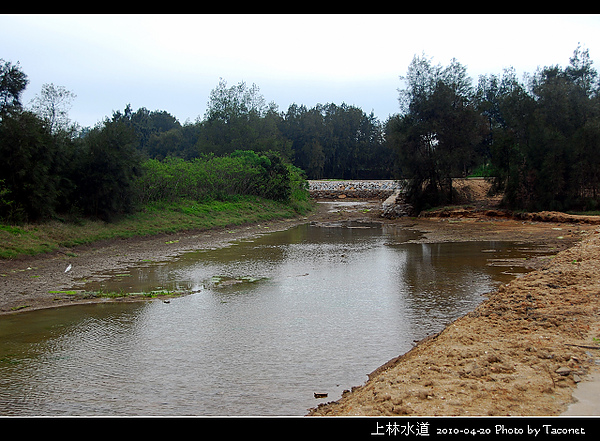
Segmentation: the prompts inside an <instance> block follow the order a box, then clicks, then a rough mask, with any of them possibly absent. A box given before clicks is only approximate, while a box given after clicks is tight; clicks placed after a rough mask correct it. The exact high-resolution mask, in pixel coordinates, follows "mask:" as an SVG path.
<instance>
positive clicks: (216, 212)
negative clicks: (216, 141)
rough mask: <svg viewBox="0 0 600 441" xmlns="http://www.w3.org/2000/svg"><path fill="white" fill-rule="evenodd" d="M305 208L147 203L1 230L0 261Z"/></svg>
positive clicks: (259, 202)
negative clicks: (115, 213) (119, 212)
mask: <svg viewBox="0 0 600 441" xmlns="http://www.w3.org/2000/svg"><path fill="white" fill-rule="evenodd" d="M309 208H310V202H309V201H308V198H306V200H305V201H304V202H302V201H300V202H299V203H296V204H295V205H293V204H290V203H286V202H280V201H273V200H270V199H265V198H261V197H258V196H247V195H246V196H238V197H235V198H232V199H231V200H228V201H218V200H214V201H207V202H197V201H193V200H186V199H183V200H179V201H176V202H164V201H160V202H154V203H149V204H147V205H146V206H145V208H143V209H140V210H139V211H136V212H135V213H131V214H128V215H124V216H122V217H121V218H119V219H118V220H116V221H113V222H105V221H102V220H99V219H86V218H81V219H78V220H77V222H62V221H58V220H51V221H47V222H41V223H37V224H24V225H22V226H21V227H9V226H6V225H3V226H2V227H1V228H0V242H1V243H2V245H1V246H0V258H14V257H17V256H19V255H34V254H39V253H44V252H50V251H54V250H57V249H59V248H61V247H72V246H75V245H82V244H89V243H93V242H97V241H102V240H111V239H117V238H129V237H134V236H146V235H153V234H159V233H177V232H180V231H186V230H206V229H211V228H224V227H227V226H233V225H243V224H246V223H252V222H266V221H269V220H274V219H281V218H290V217H294V216H297V215H298V213H299V212H302V210H304V211H306V210H308V209H309Z"/></svg>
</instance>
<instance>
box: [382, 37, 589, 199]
mask: <svg viewBox="0 0 600 441" xmlns="http://www.w3.org/2000/svg"><path fill="white" fill-rule="evenodd" d="M569 61H570V64H569V65H568V66H567V67H565V68H562V67H560V66H547V67H544V68H538V70H537V71H536V72H535V73H534V74H526V75H525V77H524V79H523V80H522V81H519V80H518V79H517V77H516V74H515V70H514V69H513V68H508V69H505V70H504V72H503V73H502V75H482V76H481V77H480V78H479V80H478V83H477V85H476V86H474V85H473V83H472V79H471V78H470V77H468V75H467V73H466V68H465V67H464V66H463V65H461V64H460V63H459V62H458V61H456V60H452V61H451V63H450V64H449V65H448V66H441V65H439V64H438V65H435V64H433V62H432V61H431V59H429V58H427V57H426V56H424V55H423V56H415V57H414V58H413V61H412V62H411V64H410V65H409V67H408V71H407V75H406V77H404V79H405V81H406V84H407V87H406V88H405V89H403V90H400V96H399V100H400V107H401V113H400V114H398V115H395V116H393V117H392V118H390V119H389V120H388V121H387V124H386V129H385V132H386V139H387V141H388V142H389V143H390V145H391V146H392V147H391V148H393V149H395V150H396V151H397V152H398V155H399V157H398V162H399V164H400V166H401V171H400V175H401V176H402V177H404V178H407V179H409V182H410V185H409V187H408V190H409V199H410V200H411V202H412V203H413V204H414V205H415V207H416V208H417V210H420V209H423V208H427V207H428V206H438V205H440V204H447V203H452V201H453V188H452V178H456V177H461V176H467V175H469V174H470V173H473V172H476V173H478V174H479V175H482V176H487V177H488V178H489V179H490V180H491V181H492V183H493V189H494V190H495V191H497V192H500V193H502V194H503V202H504V204H505V205H506V206H507V207H510V208H513V209H524V210H531V211H539V210H557V211H566V210H581V211H583V210H597V209H598V208H600V204H599V202H600V201H599V199H598V197H599V195H600V180H599V178H600V175H599V173H600V154H599V153H598V151H599V150H598V149H599V147H600V93H599V92H600V88H599V82H598V74H597V71H596V70H595V69H594V68H593V67H592V61H591V59H590V56H589V51H588V50H587V49H586V50H583V49H582V48H581V46H578V47H577V48H576V49H575V51H574V52H573V55H572V57H571V58H570V60H569Z"/></svg>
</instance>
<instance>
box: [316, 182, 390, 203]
mask: <svg viewBox="0 0 600 441" xmlns="http://www.w3.org/2000/svg"><path fill="white" fill-rule="evenodd" d="M308 183H309V193H310V195H311V196H312V197H314V198H317V199H340V198H346V197H348V198H369V199H382V200H384V199H386V198H388V197H389V196H390V195H392V194H393V193H394V191H395V190H398V189H400V187H401V186H400V184H399V183H398V181H393V180H379V181H359V180H356V181H308Z"/></svg>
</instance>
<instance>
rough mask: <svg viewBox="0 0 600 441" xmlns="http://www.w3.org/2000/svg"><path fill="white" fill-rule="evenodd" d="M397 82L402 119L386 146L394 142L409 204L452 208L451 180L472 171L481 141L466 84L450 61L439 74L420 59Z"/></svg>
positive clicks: (392, 128) (462, 72)
mask: <svg viewBox="0 0 600 441" xmlns="http://www.w3.org/2000/svg"><path fill="white" fill-rule="evenodd" d="M401 79H402V80H405V81H406V84H407V87H406V88H405V89H403V90H400V91H399V92H400V95H399V103H400V107H401V110H402V113H401V114H400V115H399V116H398V117H397V118H395V119H394V121H393V122H391V123H390V124H388V130H389V131H391V133H389V136H390V140H394V141H395V142H397V145H396V148H397V149H398V151H399V158H400V159H399V160H400V166H401V167H402V174H403V177H405V178H407V179H409V182H410V184H409V187H408V188H409V190H408V194H409V199H410V200H411V203H412V204H413V205H414V206H415V209H417V210H420V209H422V208H424V207H425V206H427V205H437V204H440V203H452V200H453V188H452V178H455V177H458V176H464V175H466V174H467V172H468V171H469V170H470V169H471V168H472V167H473V166H474V165H475V163H474V158H475V152H476V151H477V147H478V146H479V144H480V143H481V142H482V140H483V138H484V135H485V128H486V127H485V124H484V122H485V120H484V119H483V118H482V116H481V114H480V113H479V112H478V111H477V109H476V107H475V101H474V91H473V88H472V86H471V79H470V78H469V77H468V76H467V71H466V68H465V67H464V66H462V65H461V64H460V63H459V62H458V61H456V60H455V59H453V60H452V61H451V63H450V65H449V66H447V67H445V68H444V67H442V66H441V65H439V64H438V65H433V64H432V63H431V60H429V59H427V58H426V57H425V56H423V57H417V56H415V57H414V58H413V60H412V62H411V64H410V65H409V67H408V71H407V76H406V77H401ZM394 132H397V133H394Z"/></svg>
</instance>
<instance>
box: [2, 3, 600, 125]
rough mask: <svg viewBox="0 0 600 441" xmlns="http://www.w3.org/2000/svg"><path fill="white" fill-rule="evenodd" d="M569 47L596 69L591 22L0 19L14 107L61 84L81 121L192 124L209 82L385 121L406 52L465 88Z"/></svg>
mask: <svg viewBox="0 0 600 441" xmlns="http://www.w3.org/2000/svg"><path fill="white" fill-rule="evenodd" d="M578 43H581V45H582V47H583V48H584V49H589V51H590V56H591V58H592V60H594V67H595V68H596V69H597V70H600V15H563V14H559V15H470V14H468V15H410V14H408V15H393V14H385V15H371V14H367V15H353V14H350V15H210V14H209V15H7V14H5V15H0V58H2V59H4V60H5V61H10V62H12V63H17V62H19V63H20V66H21V69H22V71H23V72H24V73H25V74H26V75H27V76H28V78H29V81H30V82H29V85H28V87H27V89H26V91H25V93H24V94H23V97H22V102H23V103H24V104H26V105H27V104H28V103H29V101H30V100H31V99H32V98H33V97H34V96H35V95H37V94H39V93H40V91H41V88H42V85H43V84H45V83H53V84H54V85H56V86H64V87H65V88H66V89H67V90H69V91H71V92H73V93H74V94H75V95H77V97H76V98H75V100H74V102H73V107H72V109H71V111H70V117H71V120H73V121H75V122H77V123H79V124H80V125H82V126H92V125H94V124H96V123H97V122H100V121H102V120H103V119H104V118H105V117H107V116H111V115H112V112H113V111H115V110H123V109H124V108H125V106H126V105H127V104H128V103H129V104H131V106H132V108H133V110H134V111H135V110H137V109H138V108H140V107H146V108H147V109H149V110H165V111H167V112H169V113H170V114H172V115H173V116H175V117H176V118H177V119H178V120H179V121H180V122H181V123H184V122H185V121H186V120H190V121H195V120H196V118H197V117H199V116H200V117H202V116H203V115H204V112H205V110H206V103H207V101H208V97H209V94H210V91H211V90H212V89H214V88H215V87H216V86H217V84H218V82H219V78H220V77H221V78H223V79H224V80H226V81H227V84H228V85H229V86H233V85H235V84H237V83H239V82H241V81H244V82H246V84H247V85H248V86H250V85H252V84H253V83H254V84H256V85H257V86H258V87H259V88H260V92H261V93H262V95H263V96H264V98H265V99H266V101H267V102H270V101H273V102H275V103H276V104H277V105H278V106H279V110H281V111H285V110H287V108H288V106H289V105H290V104H292V103H296V104H299V105H300V104H304V105H306V106H307V107H309V108H310V107H313V106H314V105H315V104H317V103H322V104H325V103H335V104H338V105H339V104H342V103H343V102H345V103H346V104H350V105H354V106H357V107H360V108H361V109H362V110H364V111H365V112H367V113H370V112H371V111H373V112H374V113H375V115H376V116H377V117H378V118H379V119H380V120H381V121H385V120H386V119H387V117H388V116H389V115H391V114H394V113H397V112H398V111H399V107H398V100H397V98H398V92H397V89H398V88H400V87H403V85H402V83H401V82H400V80H399V76H402V75H405V74H406V71H407V67H408V65H409V64H410V62H411V60H412V59H413V56H414V55H421V54H423V53H424V54H425V55H426V56H427V57H430V58H432V59H433V62H434V63H435V64H438V63H440V64H442V65H443V66H446V65H448V64H449V62H450V60H451V59H452V58H456V59H457V60H458V61H459V62H460V63H461V64H463V65H465V66H466V67H467V72H468V74H469V75H470V76H471V77H472V78H473V80H474V82H475V83H476V80H477V78H478V76H479V75H482V74H501V73H502V70H503V69H504V68H506V67H511V66H512V67H514V68H515V69H516V70H517V73H518V75H519V78H521V76H522V74H523V73H525V72H527V73H534V72H535V70H536V69H537V68H538V67H544V66H551V65H557V64H558V65H560V66H563V67H565V66H567V65H568V64H569V57H570V56H571V55H572V54H573V51H574V50H575V48H576V47H577V45H578Z"/></svg>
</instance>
